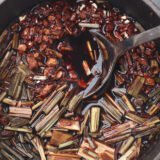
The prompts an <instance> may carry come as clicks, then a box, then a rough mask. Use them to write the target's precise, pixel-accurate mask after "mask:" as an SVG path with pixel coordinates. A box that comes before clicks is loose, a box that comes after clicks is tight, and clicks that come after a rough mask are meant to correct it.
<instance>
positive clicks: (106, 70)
mask: <svg viewBox="0 0 160 160" xmlns="http://www.w3.org/2000/svg"><path fill="white" fill-rule="evenodd" d="M90 33H91V34H92V35H93V37H95V38H96V40H97V42H98V43H99V44H100V43H101V44H103V51H102V48H101V50H100V55H99V58H98V60H97V64H96V65H95V66H94V67H93V69H92V74H93V75H94V78H93V80H92V81H91V83H90V84H89V85H88V87H87V88H86V89H85V90H84V91H83V98H87V97H89V96H91V95H93V94H95V93H97V92H98V91H99V90H100V89H101V88H102V87H104V85H105V84H107V82H108V81H109V79H110V78H111V76H112V72H113V70H114V67H115V65H116V62H117V60H118V59H119V57H120V56H122V55H123V54H124V53H125V52H126V51H127V50H129V49H131V48H134V47H136V46H138V45H140V44H143V43H145V42H149V41H152V40H155V39H157V38H159V37H160V26H157V27H154V28H152V29H149V30H146V31H144V32H142V33H140V34H137V35H134V36H132V37H130V38H128V39H125V40H123V41H121V42H116V43H112V42H110V41H109V40H108V39H107V38H105V37H104V36H103V35H102V34H100V33H99V32H98V31H97V30H90ZM101 47H102V45H101ZM104 50H106V51H107V52H108V59H105V57H106V55H105V53H104Z"/></svg>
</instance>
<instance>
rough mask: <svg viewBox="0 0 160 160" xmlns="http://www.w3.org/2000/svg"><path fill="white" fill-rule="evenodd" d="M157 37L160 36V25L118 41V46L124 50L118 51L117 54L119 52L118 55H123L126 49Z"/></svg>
mask: <svg viewBox="0 0 160 160" xmlns="http://www.w3.org/2000/svg"><path fill="white" fill-rule="evenodd" d="M157 38H160V26H157V27H154V28H152V29H149V30H146V31H144V32H142V33H139V34H137V35H135V36H132V37H130V38H128V39H125V40H123V41H121V42H118V43H117V46H118V48H119V49H120V50H121V51H122V52H117V54H119V55H118V56H121V55H123V54H124V52H125V51H127V50H129V49H131V48H134V47H137V46H138V45H140V44H143V43H145V42H149V41H152V40H154V39H157Z"/></svg>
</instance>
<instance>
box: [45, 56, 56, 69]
mask: <svg viewBox="0 0 160 160" xmlns="http://www.w3.org/2000/svg"><path fill="white" fill-rule="evenodd" d="M57 64H58V60H57V59H56V58H49V59H48V60H47V66H48V67H54V66H56V65H57Z"/></svg>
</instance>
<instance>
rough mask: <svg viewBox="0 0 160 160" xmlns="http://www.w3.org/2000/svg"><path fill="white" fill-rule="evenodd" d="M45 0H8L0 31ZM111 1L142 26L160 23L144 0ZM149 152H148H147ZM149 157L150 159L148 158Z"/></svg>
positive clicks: (1, 7) (2, 11) (0, 8)
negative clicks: (28, 9)
mask: <svg viewBox="0 0 160 160" xmlns="http://www.w3.org/2000/svg"><path fill="white" fill-rule="evenodd" d="M42 1H43V0H6V1H5V2H4V3H2V4H1V5H0V22H1V23H0V24H1V25H0V32H2V31H3V29H4V28H5V27H6V26H7V25H8V24H9V22H11V21H12V20H13V19H14V18H15V17H17V16H18V15H20V14H21V13H23V12H24V10H26V9H27V8H30V7H32V6H34V5H36V4H37V3H39V2H42ZM109 1H111V3H112V4H113V5H114V6H116V7H118V8H120V9H122V11H125V12H126V13H127V14H128V15H130V16H132V17H134V18H135V19H136V20H137V21H138V22H139V23H141V24H142V26H143V27H144V28H145V29H147V28H151V27H154V26H157V25H159V24H160V17H159V16H158V15H157V14H156V13H155V12H153V11H152V9H151V7H149V6H148V5H146V4H145V3H144V1H143V0H141V1H140V0H109ZM157 145H158V146H157ZM157 145H156V146H153V147H154V148H153V150H152V155H148V154H147V156H146V157H145V158H142V159H145V160H151V159H152V160H153V159H154V158H153V157H155V156H156V155H157V154H158V152H159V151H158V150H157V149H156V148H159V147H160V143H157ZM147 153H148V152H147ZM147 157H148V158H149V159H148V158H147Z"/></svg>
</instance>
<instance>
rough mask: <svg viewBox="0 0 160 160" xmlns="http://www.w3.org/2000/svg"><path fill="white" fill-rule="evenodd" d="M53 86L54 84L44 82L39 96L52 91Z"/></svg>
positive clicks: (44, 95)
mask: <svg viewBox="0 0 160 160" xmlns="http://www.w3.org/2000/svg"><path fill="white" fill-rule="evenodd" d="M53 88H54V85H48V84H46V85H45V86H44V88H42V90H41V92H40V94H39V95H40V96H41V97H46V96H47V95H48V94H49V93H50V92H51V91H52V89H53Z"/></svg>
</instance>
